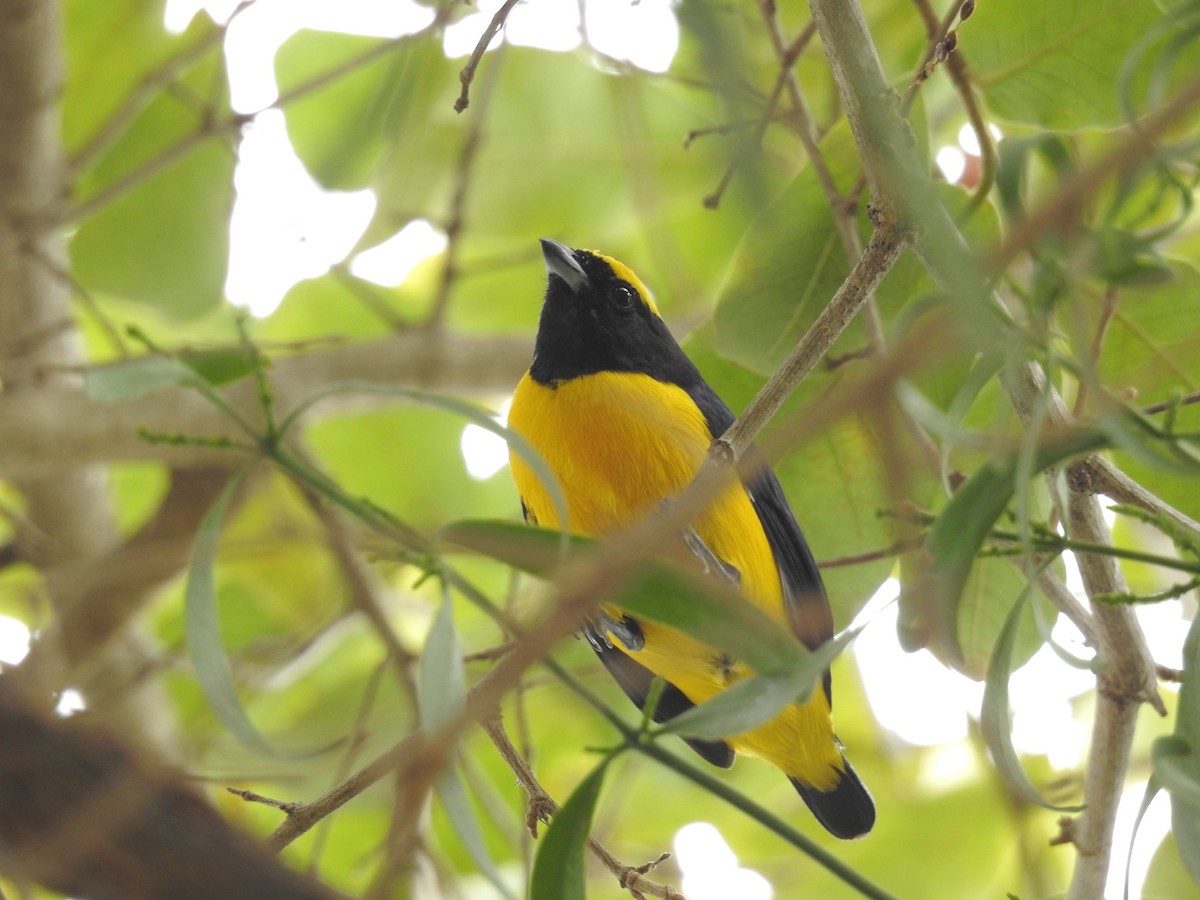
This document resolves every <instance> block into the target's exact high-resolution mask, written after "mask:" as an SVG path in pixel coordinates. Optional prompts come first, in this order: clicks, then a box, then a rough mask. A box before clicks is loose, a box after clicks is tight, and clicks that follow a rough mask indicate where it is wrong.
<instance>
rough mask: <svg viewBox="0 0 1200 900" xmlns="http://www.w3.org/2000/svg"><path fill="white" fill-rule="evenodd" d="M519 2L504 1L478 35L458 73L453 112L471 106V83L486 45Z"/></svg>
mask: <svg viewBox="0 0 1200 900" xmlns="http://www.w3.org/2000/svg"><path fill="white" fill-rule="evenodd" d="M519 2H521V0H504V5H503V6H501V7H500V8H499V9H498V10H496V14H495V15H494V16H492V21H490V22H489V23H488V26H487V28H485V29H484V30H483V34H482V35H480V37H479V42H478V43H477V44H475V49H474V50H472V51H471V58H470V59H468V60H467V64H466V65H465V66H463V68H462V71H461V72H459V73H458V80H459V81H460V82H462V92H461V93H460V94H459V95H458V99H457V100H455V101H454V111H455V112H462V111H463V110H464V109H466V108H467V107H468V106H469V105H470V104H471V82H472V81H474V80H475V70H476V69H478V68H479V63H480V61H481V60H482V59H483V54H484V53H486V52H487V48H488V45H489V44H491V42H492V39H493V38H494V37H495V36H496V35H497V34H499V33H500V29H501V28H503V27H504V23H505V21H507V19H508V14H509V13H510V12H512V11H513V7H514V6H516V5H517V4H518V3H519Z"/></svg>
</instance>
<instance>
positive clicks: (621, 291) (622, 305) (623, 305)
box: [609, 284, 635, 312]
mask: <svg viewBox="0 0 1200 900" xmlns="http://www.w3.org/2000/svg"><path fill="white" fill-rule="evenodd" d="M609 296H610V297H611V298H612V302H613V306H615V307H616V308H617V309H619V310H621V311H622V312H628V311H629V310H631V309H633V302H634V299H635V298H634V296H633V290H632V289H631V288H628V287H626V286H625V285H623V284H619V285H617V286H616V287H615V288H613V289H612V291H611V293H610V294H609Z"/></svg>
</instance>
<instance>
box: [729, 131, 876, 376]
mask: <svg viewBox="0 0 1200 900" xmlns="http://www.w3.org/2000/svg"><path fill="white" fill-rule="evenodd" d="M826 144H827V145H828V144H836V145H837V147H836V148H834V149H835V152H834V153H833V155H832V156H830V155H828V154H827V158H832V159H854V158H856V157H855V156H854V154H853V152H852V151H851V149H850V146H849V139H848V136H847V135H846V134H843V133H842V130H839V133H838V137H837V140H829V141H827V142H826ZM823 149H829V148H828V147H826V148H823ZM849 270H850V267H849V265H848V264H847V262H846V255H845V252H844V250H843V249H842V244H841V241H840V240H839V239H838V235H837V230H836V229H835V228H834V224H833V213H832V211H831V210H830V208H829V203H828V201H827V200H826V199H825V193H824V191H823V190H822V188H821V185H820V182H819V181H818V180H817V176H816V174H815V173H814V172H813V169H812V166H807V167H805V168H804V169H802V170H801V171H800V173H799V174H798V175H797V176H796V177H795V178H794V179H793V180H792V182H791V183H790V184H789V185H788V186H787V187H786V188H784V190H783V192H782V193H781V194H780V195H779V196H778V197H777V198H776V199H775V200H774V201H773V202H772V203H771V205H770V206H769V207H767V209H766V210H764V211H763V213H762V215H760V216H759V217H758V218H756V219H755V221H754V223H753V224H752V225H751V226H750V228H749V229H748V230H747V231H746V234H745V236H744V237H743V238H742V241H741V242H740V244H739V245H738V249H737V254H736V255H735V256H734V260H733V265H732V268H731V271H730V276H729V278H728V279H727V281H726V283H725V286H724V288H723V289H722V291H721V296H720V299H719V300H718V302H717V309H716V312H715V313H714V316H713V323H714V326H715V329H716V343H715V346H716V350H717V352H719V353H720V354H721V355H722V356H724V357H726V358H728V359H730V360H732V361H734V362H736V363H737V364H738V365H741V366H744V367H745V368H747V369H749V370H750V371H752V372H757V373H758V374H760V375H764V376H767V375H770V374H772V373H773V372H774V371H775V369H776V368H777V367H778V365H779V364H780V363H781V362H782V361H783V359H784V357H786V356H787V354H788V353H789V352H790V351H791V349H792V347H794V346H795V345H796V342H797V341H798V340H799V339H800V336H801V335H803V334H804V332H805V331H806V330H807V329H808V326H809V325H810V324H811V323H812V321H813V319H815V318H816V316H817V315H818V314H819V313H820V312H821V310H822V309H823V308H824V306H825V304H826V303H827V302H828V301H829V298H830V297H832V296H833V294H834V293H835V292H836V291H837V289H838V287H839V286H840V285H841V283H842V281H843V280H844V279H845V277H846V274H847V273H848V272H849Z"/></svg>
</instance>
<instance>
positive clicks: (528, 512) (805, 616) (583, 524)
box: [508, 240, 875, 838]
mask: <svg viewBox="0 0 1200 900" xmlns="http://www.w3.org/2000/svg"><path fill="white" fill-rule="evenodd" d="M542 252H543V254H544V255H545V259H546V268H547V270H548V285H547V288H546V297H545V301H544V304H543V306H542V312H541V320H540V322H539V325H538V333H537V342H536V345H535V348H534V353H533V363H532V365H531V366H530V368H529V371H528V372H527V373H526V374H525V377H524V378H523V379H522V380H521V383H520V384H519V385H518V386H517V390H516V393H515V395H514V396H513V402H512V409H511V410H510V412H509V416H508V424H509V426H510V427H511V428H512V429H513V430H514V431H516V432H517V433H518V434H520V435H521V436H522V437H524V438H525V439H526V440H527V441H528V442H529V443H530V444H531V445H532V446H533V447H534V448H535V449H536V450H537V451H538V453H539V454H541V456H542V458H543V459H544V460H545V462H546V464H547V465H548V467H549V469H550V470H551V471H552V472H553V474H554V476H555V477H556V479H557V480H558V483H559V486H560V488H561V490H562V493H563V496H564V497H565V499H566V505H567V515H568V521H567V522H566V523H565V524H566V526H567V527H568V528H569V529H570V530H572V531H575V532H578V533H582V534H590V535H603V534H606V533H609V532H612V531H614V530H616V529H619V528H621V527H623V526H626V525H629V524H631V523H633V522H634V521H636V520H637V519H638V518H639V517H642V516H644V515H646V514H648V513H650V512H652V511H653V510H655V509H656V508H657V507H658V506H659V505H660V504H661V503H663V502H664V501H665V500H668V499H670V498H672V497H674V496H676V495H678V494H679V493H680V492H682V490H683V489H684V488H685V487H686V486H687V484H688V483H689V482H690V481H691V480H692V478H693V476H695V474H696V472H697V471H698V470H699V468H700V465H701V463H702V462H703V460H704V457H705V454H706V452H707V451H708V448H709V445H710V444H711V443H712V441H713V439H714V438H716V437H719V436H720V435H721V434H722V433H723V432H724V431H725V430H726V428H728V427H729V425H731V424H732V423H733V414H732V413H731V412H730V411H729V408H728V407H727V406H726V405H725V404H724V403H723V402H722V401H721V399H720V398H719V397H718V396H717V395H716V393H714V391H713V390H712V388H711V387H709V386H708V384H707V383H706V382H705V381H704V379H703V377H701V375H700V372H699V371H698V370H697V369H696V367H695V366H694V365H693V364H692V362H691V360H689V359H688V358H687V356H686V355H685V354H684V352H683V350H682V349H681V348H680V346H679V344H678V343H676V341H675V339H674V338H673V337H672V336H671V333H670V331H668V330H667V327H666V325H665V324H664V323H663V320H662V319H661V318H660V317H659V314H658V309H657V307H656V306H655V305H654V300H653V298H652V297H651V295H650V292H649V291H648V290H647V289H646V287H645V285H643V284H642V282H641V281H640V280H639V279H638V277H637V276H636V275H634V273H633V272H632V271H630V269H629V268H627V267H626V266H625V265H623V264H622V263H620V262H618V261H617V260H615V259H612V258H610V257H607V256H602V255H600V254H598V253H594V252H591V251H588V250H572V249H571V248H570V247H567V246H564V245H563V244H560V243H558V242H557V241H551V240H543V241H542ZM511 463H512V472H513V478H514V479H515V481H516V484H517V490H518V491H519V492H520V495H521V505H522V509H523V510H524V513H525V517H526V518H527V519H528V520H529V521H531V522H534V523H537V524H539V525H543V526H547V527H557V526H559V525H560V523H559V521H558V515H557V513H556V511H555V506H554V503H553V502H552V501H551V493H550V491H549V490H548V489H547V488H546V486H545V485H544V484H542V483H541V481H540V480H539V478H538V477H537V476H536V475H535V474H534V472H533V470H532V469H531V468H530V467H529V466H528V465H527V464H526V463H525V462H524V461H523V460H522V459H521V458H520V457H519V456H518V455H516V454H512V455H511ZM692 529H693V532H694V534H695V536H696V537H698V538H699V541H700V542H701V543H702V544H703V546H704V547H706V548H707V551H711V553H712V554H713V555H715V556H716V557H717V559H718V560H719V561H720V563H721V564H722V568H723V569H724V571H725V572H726V574H728V575H729V576H730V577H731V579H732V580H734V581H736V582H737V583H738V584H739V585H740V589H741V591H742V593H743V594H744V595H745V596H746V597H747V598H748V599H749V600H750V601H752V602H753V603H755V604H756V605H757V606H759V607H760V608H761V609H762V610H763V611H764V612H766V613H767V615H769V616H770V617H771V618H772V619H774V620H775V621H776V622H778V623H779V625H780V627H781V628H786V629H789V630H790V631H791V632H792V633H793V634H794V635H795V636H796V638H797V639H799V640H800V641H802V642H803V643H804V644H805V645H807V646H808V647H810V648H813V647H817V646H819V645H820V644H821V643H823V642H825V641H827V640H829V638H830V637H832V635H833V619H832V615H831V613H830V610H829V601H828V599H827V597H826V595H825V589H824V586H823V584H822V582H821V575H820V573H819V572H818V571H817V566H816V563H815V562H814V561H813V557H812V554H811V553H810V551H809V549H808V545H807V544H806V543H805V540H804V536H803V535H802V534H801V532H800V528H799V526H798V525H797V524H796V519H795V517H794V516H793V515H792V511H791V508H790V507H789V506H788V502H787V499H786V498H785V497H784V495H783V490H782V488H780V486H779V482H778V481H777V480H776V478H775V476H774V474H772V473H771V472H770V471H769V470H765V469H764V470H763V471H762V472H761V474H758V475H756V476H754V477H752V478H748V479H745V480H743V481H742V482H741V483H738V484H733V485H731V486H730V487H729V488H728V489H727V490H725V491H724V492H723V493H722V494H720V495H719V496H718V497H717V499H716V500H715V501H714V502H713V503H712V504H710V506H709V507H708V509H707V511H706V512H704V513H702V514H701V515H700V516H699V517H697V519H696V520H695V521H694V522H693V523H692ZM707 551H706V552H707ZM585 634H586V636H587V638H588V640H589V641H590V643H591V645H592V647H593V649H594V650H595V651H596V653H597V654H598V655H599V657H600V659H601V661H603V663H604V665H605V667H606V668H607V669H608V670H609V672H610V673H611V674H612V675H613V677H614V678H615V679H616V680H617V682H618V683H619V684H620V685H621V687H622V688H623V689H624V691H625V693H626V694H628V695H629V697H630V699H631V700H633V702H634V703H635V704H637V705H638V707H639V708H640V707H642V706H643V704H644V703H645V701H646V699H647V695H648V692H649V690H650V684H651V681H652V680H653V678H654V676H655V675H659V676H661V677H662V678H663V680H664V681H665V682H666V688H665V690H664V691H663V693H662V695H661V697H660V700H659V703H658V706H657V707H656V710H655V714H654V718H655V719H656V720H657V721H659V722H663V721H666V720H667V719H670V718H672V717H673V716H676V715H679V714H680V713H681V712H683V711H684V710H686V709H688V708H690V707H691V706H693V705H694V704H697V703H702V702H703V701H705V700H707V699H708V698H710V697H712V696H713V695H715V694H717V693H719V692H720V691H722V690H724V689H725V688H727V687H728V686H729V685H730V684H732V683H734V682H736V681H738V680H739V679H741V678H744V677H746V676H747V675H748V674H749V670H748V669H747V667H746V666H745V665H744V664H742V663H739V662H738V661H736V660H731V659H730V658H729V657H728V655H727V654H723V653H720V652H718V651H717V650H715V649H714V648H712V647H710V646H707V645H705V644H703V643H701V642H699V641H696V640H694V639H692V638H691V637H689V636H687V635H686V634H684V633H682V632H680V631H678V630H676V629H674V628H670V627H667V626H664V625H661V624H659V623H657V622H653V621H650V620H646V619H639V618H635V617H634V616H631V615H629V614H627V613H625V612H623V611H622V610H619V609H614V608H612V607H610V606H606V607H604V608H603V609H602V610H601V612H600V613H599V614H597V615H596V616H595V617H593V619H592V620H591V621H590V622H589V623H588V624H587V626H586V627H585ZM831 703H832V695H831V692H830V678H829V672H828V671H826V672H825V676H824V678H823V680H822V683H821V685H820V686H819V687H818V688H817V689H816V690H814V691H813V694H812V697H811V698H810V699H809V700H808V701H807V702H805V703H802V704H801V703H792V704H790V705H788V706H786V707H784V709H783V710H782V711H781V712H780V713H779V714H778V715H777V716H776V717H775V718H774V719H772V720H770V721H768V722H766V723H765V724H763V725H760V726H758V727H757V728H754V729H752V730H750V731H747V732H744V733H742V734H735V735H730V736H729V737H727V738H726V739H725V740H717V741H702V740H689V741H688V744H689V745H690V746H691V747H692V748H693V749H694V750H695V751H696V752H697V753H699V754H700V755H701V756H702V757H704V759H706V760H708V761H709V762H710V763H713V764H714V765H717V766H721V767H724V768H727V767H729V766H731V765H732V764H733V759H734V755H735V754H736V753H744V754H746V755H748V756H757V757H760V758H762V759H765V760H766V761H767V762H769V763H771V764H772V765H774V766H775V767H777V768H778V769H780V770H782V771H783V773H784V774H785V775H787V776H788V778H789V779H790V780H791V782H792V784H793V785H795V787H796V790H797V791H798V792H799V793H800V796H801V797H802V798H803V799H804V802H805V803H807V804H808V806H809V808H810V809H811V810H812V812H813V814H814V815H815V816H816V818H817V821H819V822H820V823H821V824H822V825H824V826H825V828H827V829H828V830H829V831H830V832H831V833H832V834H834V835H836V836H837V837H840V838H854V837H859V836H861V835H864V834H866V833H867V832H868V831H870V830H871V827H872V825H874V823H875V805H874V803H873V802H872V800H871V795H870V794H869V793H868V792H867V789H866V787H865V786H864V785H863V783H862V781H860V780H859V778H858V775H857V774H855V772H854V769H853V768H851V766H850V763H849V762H848V761H847V760H846V757H845V755H844V754H843V753H842V745H841V743H840V742H839V741H838V739H837V737H836V736H835V735H834V732H833V720H832V716H831Z"/></svg>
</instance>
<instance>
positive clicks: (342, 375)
mask: <svg viewBox="0 0 1200 900" xmlns="http://www.w3.org/2000/svg"><path fill="white" fill-rule="evenodd" d="M532 344H533V342H532V340H531V339H529V338H492V339H488V340H484V339H478V338H462V337H456V336H453V335H449V334H437V335H432V334H427V333H418V332H407V333H404V334H398V335H396V336H395V337H393V338H390V339H388V340H384V341H377V342H372V343H353V344H350V343H347V344H340V345H337V346H333V347H328V348H325V349H322V350H315V351H312V352H309V353H305V354H302V355H297V356H291V357H285V358H281V359H278V360H277V361H275V362H274V364H273V366H272V383H273V387H274V389H275V390H276V392H277V398H278V405H279V408H280V409H281V410H283V411H286V410H288V409H290V408H293V407H295V406H296V405H297V404H299V403H300V402H301V401H303V400H304V399H305V398H307V397H310V396H312V395H313V394H315V393H316V392H317V391H319V390H320V389H321V388H325V387H328V386H329V385H331V384H333V383H336V382H339V381H365V382H371V383H377V384H403V385H406V386H411V387H416V388H422V389H426V390H430V391H436V392H444V393H451V394H468V395H476V396H479V395H484V396H487V395H496V394H505V393H508V392H509V391H511V390H512V388H513V385H515V384H516V383H517V381H518V379H520V377H521V373H522V372H524V371H525V369H526V368H527V367H528V365H529V357H530V355H531V353H532ZM74 371H79V370H78V369H75V370H74ZM222 393H223V395H224V396H225V397H227V398H228V399H229V402H230V403H231V404H232V405H233V407H234V408H235V409H236V410H237V411H238V412H239V413H240V414H242V415H243V416H244V417H246V418H248V419H249V420H250V421H257V419H258V417H259V415H260V404H259V401H258V397H257V395H256V393H255V391H254V387H253V385H251V384H250V383H249V382H248V381H243V382H239V383H237V384H235V385H232V386H230V387H229V388H227V389H225V390H224V391H223V392H222ZM394 402H395V401H394V399H388V398H382V397H378V396H376V397H354V396H353V395H346V396H340V397H336V398H330V399H329V400H326V401H323V402H322V403H321V404H319V405H318V407H317V410H318V411H325V412H328V411H330V410H334V409H340V410H345V409H348V408H355V407H358V408H363V407H367V406H370V405H378V404H380V403H394ZM141 432H147V433H150V434H154V435H178V434H185V435H189V436H194V437H225V438H231V439H232V438H244V435H242V434H240V433H239V432H237V431H236V428H235V426H234V425H233V423H231V422H230V421H229V419H228V417H227V416H225V415H224V414H223V413H221V412H220V411H219V410H217V409H215V408H214V407H213V406H212V405H211V404H210V403H208V402H207V401H206V400H205V399H204V398H202V397H201V396H199V395H198V394H196V393H195V392H194V391H190V390H185V389H179V388H166V389H162V390H158V391H155V392H153V393H149V394H145V395H143V396H141V397H138V398H137V399H134V400H130V401H128V402H125V403H119V404H113V405H109V404H104V403H98V402H96V401H95V400H92V399H90V398H89V397H88V396H87V395H86V394H85V393H84V392H83V391H82V390H79V389H78V388H76V387H74V386H59V385H46V386H41V387H36V388H31V389H29V390H26V391H21V392H16V391H14V392H11V393H10V392H7V391H6V392H3V393H0V434H3V435H4V440H3V441H0V477H9V478H17V477H19V478H30V477H39V476H42V475H46V476H55V475H57V474H58V473H60V472H62V471H63V469H64V468H66V469H70V468H71V467H73V466H81V465H86V464H92V463H99V462H114V461H118V460H137V459H157V460H162V461H163V462H166V463H167V464H168V465H171V466H172V467H188V466H217V467H228V466H230V465H231V464H232V463H231V460H233V459H234V454H233V453H232V452H231V451H228V450H221V449H217V448H213V447H203V446H197V445H195V444H184V445H179V444H163V443H151V442H149V441H147V440H145V439H144V437H142V436H141V435H140V433H141Z"/></svg>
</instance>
